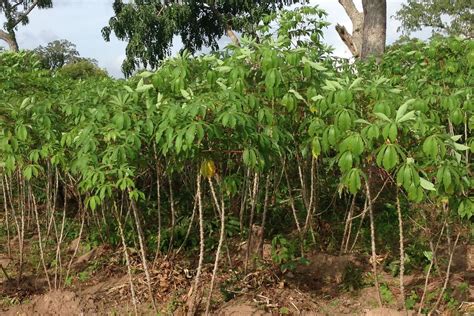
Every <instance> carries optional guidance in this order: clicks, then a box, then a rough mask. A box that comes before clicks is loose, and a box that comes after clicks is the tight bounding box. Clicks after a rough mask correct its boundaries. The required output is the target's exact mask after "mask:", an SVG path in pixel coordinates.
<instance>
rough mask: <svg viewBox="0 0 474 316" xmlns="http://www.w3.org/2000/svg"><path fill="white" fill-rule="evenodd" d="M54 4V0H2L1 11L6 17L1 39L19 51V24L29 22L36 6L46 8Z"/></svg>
mask: <svg viewBox="0 0 474 316" xmlns="http://www.w3.org/2000/svg"><path fill="white" fill-rule="evenodd" d="M52 6H53V1H52V0H0V13H3V14H4V15H5V19H6V22H5V23H4V24H3V28H4V29H3V30H2V29H0V39H1V40H3V41H5V42H6V43H7V44H8V46H9V48H10V49H11V50H13V51H18V42H17V40H16V34H15V32H16V29H17V27H18V25H20V24H22V25H26V24H28V23H29V19H28V15H29V14H30V13H31V11H33V9H35V8H36V7H38V8H40V9H46V8H51V7H52Z"/></svg>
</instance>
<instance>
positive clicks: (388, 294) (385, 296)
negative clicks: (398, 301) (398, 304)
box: [380, 283, 393, 305]
mask: <svg viewBox="0 0 474 316" xmlns="http://www.w3.org/2000/svg"><path fill="white" fill-rule="evenodd" d="M380 296H382V300H383V301H384V302H385V303H387V304H389V305H390V304H392V303H393V294H392V291H390V288H389V287H388V285H387V284H386V283H383V284H381V285H380Z"/></svg>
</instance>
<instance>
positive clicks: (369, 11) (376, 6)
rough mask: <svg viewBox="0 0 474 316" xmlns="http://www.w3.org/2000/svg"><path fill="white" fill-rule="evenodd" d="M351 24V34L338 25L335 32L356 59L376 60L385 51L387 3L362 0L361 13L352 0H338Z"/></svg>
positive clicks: (375, 0) (384, 1)
mask: <svg viewBox="0 0 474 316" xmlns="http://www.w3.org/2000/svg"><path fill="white" fill-rule="evenodd" d="M339 3H340V4H341V6H342V7H343V8H344V10H345V11H346V14H347V15H348V16H349V18H350V19H351V22H352V34H350V33H349V32H348V31H347V29H346V28H345V27H344V26H342V25H340V24H338V25H336V31H337V33H338V34H339V36H340V37H341V39H342V41H343V42H344V44H346V46H347V47H348V48H349V50H350V51H351V53H352V55H353V56H354V57H356V58H361V59H364V58H367V57H368V56H371V55H374V56H376V57H377V58H380V56H381V55H382V54H383V52H384V50H385V40H386V29H387V1H386V0H362V7H363V12H360V11H359V10H357V7H356V6H355V5H354V2H353V0H339Z"/></svg>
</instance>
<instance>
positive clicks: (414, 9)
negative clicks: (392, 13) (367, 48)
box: [396, 0, 474, 38]
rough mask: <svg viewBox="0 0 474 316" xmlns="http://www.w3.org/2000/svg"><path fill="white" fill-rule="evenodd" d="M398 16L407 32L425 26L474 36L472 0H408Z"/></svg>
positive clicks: (449, 32) (473, 7)
mask: <svg viewBox="0 0 474 316" xmlns="http://www.w3.org/2000/svg"><path fill="white" fill-rule="evenodd" d="M396 18H397V19H399V20H400V21H401V22H402V25H401V27H400V29H402V30H403V31H404V32H406V33H407V34H409V33H411V32H413V31H419V30H421V29H422V28H424V27H431V28H433V31H434V32H440V33H444V34H447V35H461V36H464V37H467V38H473V37H474V5H473V2H472V0H451V1H446V0H408V1H407V3H406V4H402V7H401V9H400V10H399V11H398V12H397V14H396Z"/></svg>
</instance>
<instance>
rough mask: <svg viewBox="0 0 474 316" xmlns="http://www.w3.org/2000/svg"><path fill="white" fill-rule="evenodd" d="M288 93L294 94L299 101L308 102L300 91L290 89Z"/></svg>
mask: <svg viewBox="0 0 474 316" xmlns="http://www.w3.org/2000/svg"><path fill="white" fill-rule="evenodd" d="M288 92H290V93H293V94H294V95H295V97H296V98H297V99H298V100H301V101H304V102H306V100H305V99H304V98H303V96H302V95H301V94H300V93H299V92H298V91H296V90H294V89H290V90H288Z"/></svg>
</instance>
